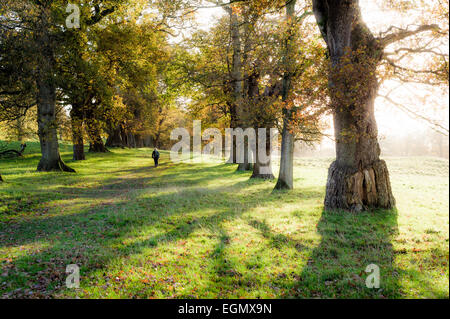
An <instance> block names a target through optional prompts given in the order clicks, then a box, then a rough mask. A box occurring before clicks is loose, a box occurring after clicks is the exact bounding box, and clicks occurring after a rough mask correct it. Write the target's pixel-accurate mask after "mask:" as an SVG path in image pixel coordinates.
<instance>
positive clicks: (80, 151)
mask: <svg viewBox="0 0 450 319" xmlns="http://www.w3.org/2000/svg"><path fill="white" fill-rule="evenodd" d="M70 120H71V124H72V142H73V160H74V161H82V160H85V159H86V156H85V154H84V139H83V121H84V119H83V111H82V106H81V105H80V104H76V103H72V110H71V111H70Z"/></svg>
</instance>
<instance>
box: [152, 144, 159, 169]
mask: <svg viewBox="0 0 450 319" xmlns="http://www.w3.org/2000/svg"><path fill="white" fill-rule="evenodd" d="M152 158H153V160H154V161H155V167H158V160H159V152H158V149H157V148H156V147H155V149H154V150H153V153H152Z"/></svg>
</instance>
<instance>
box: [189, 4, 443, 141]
mask: <svg viewBox="0 0 450 319" xmlns="http://www.w3.org/2000/svg"><path fill="white" fill-rule="evenodd" d="M360 3H361V10H362V14H363V18H364V21H365V22H366V23H367V25H368V26H369V28H370V29H371V30H372V31H373V32H374V33H375V34H376V33H378V32H380V31H384V30H386V29H387V28H388V27H389V26H390V25H396V26H404V25H406V24H408V23H410V22H412V21H414V20H415V18H416V17H412V16H399V14H398V12H394V11H382V10H381V9H380V7H379V6H378V5H377V4H376V1H373V0H361V1H360ZM223 14H224V10H223V9H221V8H211V9H201V10H199V12H198V15H197V21H198V23H199V24H200V27H201V28H202V29H206V30H207V29H208V28H209V27H210V26H212V25H213V24H214V22H215V21H217V18H218V17H220V16H221V15H223ZM311 22H312V23H313V22H314V17H311ZM446 50H448V48H447V49H446ZM447 52H448V51H447ZM414 67H416V68H418V69H420V65H419V66H417V65H415V66H414ZM392 87H397V84H395V83H393V82H387V83H385V84H383V86H382V87H381V88H380V92H383V91H384V92H386V91H387V90H390V89H391V88H392ZM392 97H394V98H395V100H396V101H398V102H402V104H404V105H405V106H407V107H409V108H410V109H414V110H418V112H419V113H420V114H423V115H426V116H429V117H433V118H434V119H436V120H439V121H440V122H441V124H443V125H444V126H445V127H447V128H448V125H449V124H448V117H449V101H448V90H447V92H446V94H444V95H442V93H440V92H437V91H433V90H431V89H430V88H429V87H427V86H425V85H415V86H412V85H409V86H408V85H407V86H404V87H402V88H398V89H396V91H394V92H393V93H392ZM376 117H377V122H378V128H379V134H380V136H381V137H388V136H391V135H409V134H412V133H414V132H417V131H418V130H424V129H425V128H426V127H427V126H428V125H427V124H426V123H425V122H424V121H423V120H418V119H415V118H412V117H411V116H409V115H407V114H405V113H404V111H401V110H400V109H399V108H398V107H396V106H393V105H392V104H390V103H389V102H386V101H385V100H384V99H383V98H378V99H377V101H376ZM329 121H330V124H331V122H332V121H331V119H329ZM330 131H332V129H330Z"/></svg>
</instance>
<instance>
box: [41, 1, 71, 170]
mask: <svg viewBox="0 0 450 319" xmlns="http://www.w3.org/2000/svg"><path fill="white" fill-rule="evenodd" d="M48 14H49V13H48V10H47V8H45V7H42V8H41V14H40V25H39V30H38V32H37V33H36V43H37V47H38V53H39V62H38V68H37V75H36V85H37V89H38V93H37V108H38V116H37V122H38V135H39V141H40V145H41V153H42V158H41V160H40V161H39V164H38V167H37V170H38V171H52V170H58V171H66V172H75V170H73V169H72V168H70V167H68V166H67V165H66V164H65V163H64V162H63V161H62V159H61V156H60V153H59V145H58V138H57V124H56V112H55V107H56V85H55V79H54V70H55V67H54V64H55V60H54V52H53V47H52V42H51V41H52V40H51V37H50V34H49V21H48V19H49V17H48Z"/></svg>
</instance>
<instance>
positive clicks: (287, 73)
mask: <svg viewBox="0 0 450 319" xmlns="http://www.w3.org/2000/svg"><path fill="white" fill-rule="evenodd" d="M295 4H296V0H293V1H289V2H288V3H287V4H286V20H287V22H288V23H290V24H291V26H290V28H289V30H288V32H289V34H288V36H287V38H286V41H285V48H284V50H285V51H284V57H283V64H284V69H285V70H284V76H283V88H282V100H283V102H286V101H287V100H288V98H289V95H290V91H291V81H292V73H293V70H292V67H293V66H294V62H293V61H292V59H293V57H292V55H293V53H292V51H293V47H292V42H293V41H292V40H293V35H294V33H293V32H294V30H293V28H294V26H295V23H294V19H295ZM291 125H292V111H291V110H287V109H284V110H283V132H282V135H281V158H280V173H279V176H278V181H277V184H276V185H275V189H293V188H294V142H295V139H294V136H293V135H292V133H291V131H290V126H291Z"/></svg>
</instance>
